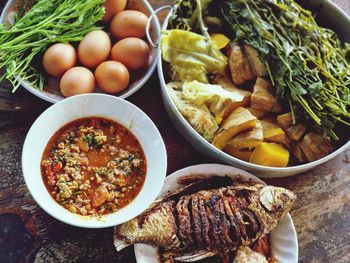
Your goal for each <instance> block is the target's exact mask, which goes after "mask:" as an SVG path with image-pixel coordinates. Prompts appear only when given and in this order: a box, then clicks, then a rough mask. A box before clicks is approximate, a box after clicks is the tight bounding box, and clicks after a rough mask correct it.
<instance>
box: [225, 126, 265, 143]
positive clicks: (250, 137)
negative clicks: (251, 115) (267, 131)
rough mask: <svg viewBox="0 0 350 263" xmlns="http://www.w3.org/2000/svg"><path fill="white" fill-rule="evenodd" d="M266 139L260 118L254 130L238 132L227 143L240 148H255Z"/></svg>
mask: <svg viewBox="0 0 350 263" xmlns="http://www.w3.org/2000/svg"><path fill="white" fill-rule="evenodd" d="M263 140H264V134H263V129H262V126H261V123H260V121H259V120H257V121H256V125H255V127H254V128H253V129H252V130H249V131H245V132H242V133H239V134H237V135H236V136H235V137H233V138H232V139H231V140H230V141H229V142H228V143H227V145H226V147H227V146H232V147H233V148H236V149H238V150H242V149H253V148H255V147H256V146H257V145H258V144H259V143H260V142H262V141H263Z"/></svg>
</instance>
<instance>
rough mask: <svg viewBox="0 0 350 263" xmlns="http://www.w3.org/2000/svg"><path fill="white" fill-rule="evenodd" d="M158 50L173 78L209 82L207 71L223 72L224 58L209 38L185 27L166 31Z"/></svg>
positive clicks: (225, 61)
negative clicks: (184, 28)
mask: <svg viewBox="0 0 350 263" xmlns="http://www.w3.org/2000/svg"><path fill="white" fill-rule="evenodd" d="M162 34H163V37H162V41H161V49H162V54H163V60H164V61H166V62H168V63H169V64H170V66H171V70H172V72H171V75H172V76H173V80H174V79H176V80H178V81H181V82H186V81H192V80H198V81H200V82H203V83H208V76H207V74H209V73H213V74H221V75H223V74H224V71H225V67H226V65H227V58H226V57H225V56H224V55H223V54H222V53H221V52H220V50H219V49H218V48H217V46H216V44H215V43H213V42H212V41H211V40H210V38H206V37H204V36H202V35H199V34H196V33H193V32H189V31H185V30H178V29H174V30H166V31H164V32H163V33H162Z"/></svg>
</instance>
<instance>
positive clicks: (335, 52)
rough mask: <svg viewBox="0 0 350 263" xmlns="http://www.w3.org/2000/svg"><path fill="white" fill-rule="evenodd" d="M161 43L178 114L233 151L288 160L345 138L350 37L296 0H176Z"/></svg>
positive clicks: (263, 161) (312, 155)
mask: <svg viewBox="0 0 350 263" xmlns="http://www.w3.org/2000/svg"><path fill="white" fill-rule="evenodd" d="M180 39H181V41H180ZM161 49H162V55H163V63H164V65H165V67H166V69H167V71H168V75H167V80H168V85H167V88H168V91H169V94H170V96H171V97H172V100H173V102H174V103H175V105H176V107H177V108H178V110H179V111H180V113H181V114H182V115H183V116H184V117H185V118H186V119H187V121H188V122H189V123H190V124H191V126H192V127H193V128H194V129H195V130H196V131H197V132H198V133H199V134H201V135H202V136H203V137H204V138H205V139H206V140H207V141H209V142H211V143H212V144H213V145H214V146H215V147H216V148H218V149H220V150H223V151H224V152H226V153H228V154H230V155H232V156H234V157H237V158H239V159H241V160H244V161H247V162H251V163H255V164H259V165H265V166H276V167H286V166H292V165H297V164H301V163H307V162H312V161H315V160H318V159H321V158H322V157H324V156H326V155H328V154H329V153H331V152H333V151H334V150H335V149H336V148H337V147H340V146H341V145H342V144H344V142H346V141H347V140H348V139H349V136H348V134H349V130H350V128H349V126H350V112H349V105H350V92H349V85H350V64H349V56H348V53H349V45H348V44H347V43H345V44H343V43H342V42H341V41H340V39H339V38H338V36H337V35H336V33H334V32H333V31H332V30H330V29H326V28H323V27H320V26H318V24H317V23H316V21H315V18H314V14H313V13H312V12H311V11H308V10H305V9H303V8H302V7H301V6H300V5H299V4H298V3H296V2H295V1H294V0H282V1H275V0H270V1H267V0H252V1H244V0H235V1H233V0H224V1H219V0H207V1H203V0H180V1H178V3H177V4H176V10H175V11H174V13H173V14H172V16H171V17H170V20H169V23H168V29H167V30H166V31H164V32H163V38H162V42H161Z"/></svg>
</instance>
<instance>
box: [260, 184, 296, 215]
mask: <svg viewBox="0 0 350 263" xmlns="http://www.w3.org/2000/svg"><path fill="white" fill-rule="evenodd" d="M296 198H297V197H296V195H295V194H294V193H293V192H291V191H289V190H287V189H285V188H282V187H275V186H264V187H263V188H262V189H261V191H260V197H259V201H260V203H261V204H262V205H263V206H264V208H265V209H266V210H267V211H268V212H269V213H270V214H273V215H274V216H275V217H276V218H278V219H279V218H282V217H283V216H284V215H285V214H287V213H288V212H289V211H290V210H291V208H292V206H293V204H294V202H295V200H296Z"/></svg>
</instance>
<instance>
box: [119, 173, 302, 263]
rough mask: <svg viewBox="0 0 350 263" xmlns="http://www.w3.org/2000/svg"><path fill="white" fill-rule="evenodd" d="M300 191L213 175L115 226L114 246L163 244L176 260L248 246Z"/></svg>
mask: <svg viewBox="0 0 350 263" xmlns="http://www.w3.org/2000/svg"><path fill="white" fill-rule="evenodd" d="M295 199H296V196H295V195H294V194H293V193H292V192H291V191H289V190H287V189H284V188H280V187H274V186H267V185H263V184H259V183H252V182H243V181H242V180H238V181H237V180H233V179H231V178H228V177H211V178H210V179H207V180H202V181H201V182H192V183H191V184H189V185H188V186H186V187H184V188H182V189H179V190H178V191H176V192H174V193H171V194H169V195H167V196H165V197H163V198H162V199H159V200H157V201H156V202H155V203H154V204H153V205H152V206H151V207H150V208H149V209H148V210H147V211H146V212H144V213H143V214H141V215H140V216H138V217H137V218H134V219H132V220H131V221H129V222H126V223H124V224H122V225H119V226H117V227H116V230H115V235H116V239H117V241H116V242H115V246H116V248H117V250H118V251H119V250H121V249H123V248H125V247H126V246H128V245H131V244H134V243H146V244H150V245H156V246H160V247H161V248H162V249H163V250H164V251H165V253H167V255H168V256H172V257H173V258H174V259H175V260H176V261H184V262H192V261H197V260H201V259H204V258H207V257H211V256H214V255H218V254H225V253H228V252H229V251H233V250H236V249H238V248H239V247H240V246H250V245H252V244H253V243H254V242H255V241H256V240H257V239H258V238H261V237H264V236H265V235H267V234H268V233H269V232H270V231H271V230H272V229H273V228H274V227H276V226H277V224H278V221H279V219H281V218H282V217H283V216H284V215H285V214H286V213H288V212H289V211H290V209H291V208H292V205H293V203H294V201H295Z"/></svg>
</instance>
